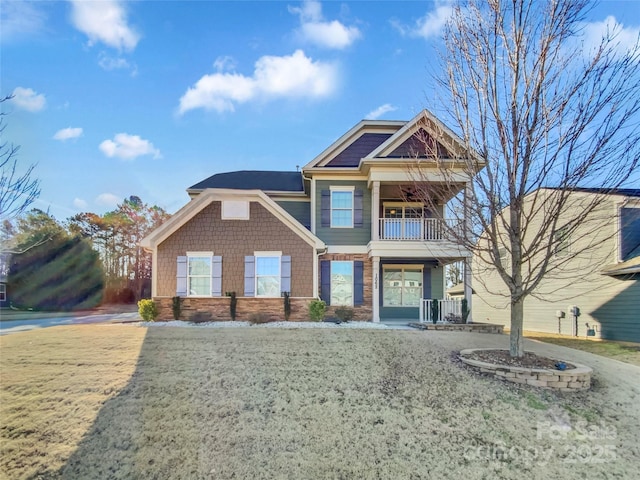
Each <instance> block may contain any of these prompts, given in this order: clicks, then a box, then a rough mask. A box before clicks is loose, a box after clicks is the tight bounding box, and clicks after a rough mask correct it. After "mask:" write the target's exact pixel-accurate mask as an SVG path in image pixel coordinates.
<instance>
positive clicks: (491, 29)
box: [416, 0, 640, 356]
mask: <svg viewBox="0 0 640 480" xmlns="http://www.w3.org/2000/svg"><path fill="white" fill-rule="evenodd" d="M589 8H590V6H589V3H588V2H586V1H582V0H577V1H574V0H571V1H570V0H541V1H539V2H538V1H536V2H531V1H529V0H487V1H482V0H471V1H467V2H462V3H460V4H459V5H458V6H456V7H454V11H453V14H452V17H451V19H450V21H449V23H448V25H447V27H446V31H445V34H444V41H445V45H446V48H445V53H444V55H443V56H442V64H443V67H444V68H443V73H442V76H441V77H439V78H438V81H439V86H440V87H441V88H440V93H441V94H442V98H441V101H442V105H443V109H444V112H443V115H444V116H445V118H446V119H447V121H448V122H450V124H451V125H452V126H453V127H454V130H457V133H458V134H459V135H460V137H461V138H462V140H463V141H464V143H465V144H466V146H467V147H468V151H473V152H475V155H463V156H461V157H460V158H455V160H456V161H457V162H463V163H464V164H465V165H466V167H465V169H466V170H467V172H468V175H469V177H472V178H473V180H471V182H470V183H469V184H468V186H467V190H466V195H465V197H464V198H463V197H462V195H458V197H457V201H458V202H459V203H460V204H461V205H460V206H458V207H457V208H456V207H455V205H454V206H453V208H451V205H450V208H449V210H450V211H449V212H448V213H449V215H454V216H459V217H460V219H461V220H462V219H463V217H464V215H463V212H466V213H467V214H468V215H469V218H471V221H472V222H473V223H472V225H470V226H469V227H470V228H469V230H471V231H472V232H473V234H472V235H464V234H461V233H460V229H451V231H450V232H449V233H450V235H452V236H454V237H455V239H456V240H457V241H458V242H460V243H461V244H462V245H464V246H465V247H467V248H469V249H471V250H472V251H473V253H474V258H475V259H476V260H477V261H478V262H479V263H481V264H482V263H484V264H488V265H491V268H492V269H493V270H495V271H496V272H497V273H498V274H499V277H500V278H501V279H502V281H503V282H504V284H505V285H506V287H507V289H506V290H507V291H508V293H507V295H508V299H509V304H510V308H511V342H510V352H511V355H512V356H522V355H523V344H522V330H523V313H524V312H523V306H524V300H525V298H526V297H527V296H529V295H536V294H537V292H538V288H539V287H540V283H541V281H542V280H543V278H545V277H547V276H550V275H554V274H560V272H562V270H563V266H565V267H566V266H567V265H568V264H569V262H570V261H571V260H572V259H574V258H576V257H578V256H581V255H582V256H583V257H585V256H587V255H588V252H589V249H593V248H594V247H595V246H596V244H597V243H598V242H601V241H602V237H597V238H596V236H595V235H594V236H593V238H594V240H593V241H589V242H585V243H584V244H583V245H582V246H581V247H580V248H578V249H575V250H571V251H569V252H565V253H566V255H563V256H562V258H561V259H560V260H558V259H557V255H556V256H554V252H557V251H558V249H561V248H563V242H564V241H565V240H566V237H567V236H570V235H571V234H572V233H574V232H577V231H580V232H584V231H585V230H584V229H585V226H586V225H591V227H589V228H591V230H587V231H592V232H595V229H597V228H598V225H601V223H599V222H601V221H602V218H596V217H598V215H597V213H598V211H599V209H600V208H601V207H602V205H603V202H604V201H605V198H606V197H605V195H590V196H588V197H584V198H582V199H581V200H580V201H579V202H577V201H575V198H576V197H575V192H576V190H579V188H580V187H598V188H599V189H600V190H599V191H600V192H601V193H606V192H611V191H614V190H615V189H618V188H620V187H623V186H626V185H627V184H628V183H629V181H630V179H634V176H635V179H634V181H637V180H638V173H637V171H636V170H635V169H637V168H638V162H639V160H640V148H639V145H640V116H639V110H640V72H639V65H640V47H639V45H638V43H637V42H636V44H635V45H634V46H631V47H628V46H626V47H625V45H623V44H622V43H621V42H620V40H619V36H620V35H619V34H620V31H619V27H618V30H616V28H613V29H612V30H610V31H608V32H607V33H606V34H605V36H604V38H602V40H601V41H600V42H599V43H598V44H597V46H596V47H594V48H590V47H589V46H588V42H585V41H584V37H582V34H583V33H584V26H585V23H584V22H585V15H586V13H587V12H588V11H589ZM581 39H582V40H581ZM446 137H447V136H446V135H444V136H443V137H438V138H439V139H440V138H443V139H444V138H446ZM424 145H425V147H426V149H427V154H430V156H432V157H435V162H436V163H437V165H438V166H439V167H440V168H441V172H443V174H444V175H446V174H447V168H446V167H447V164H448V161H450V160H451V158H446V157H447V156H448V157H452V156H454V157H457V156H456V155H455V154H451V152H452V151H453V150H452V149H450V151H449V152H448V153H444V154H443V151H444V152H447V150H448V149H447V148H446V145H444V148H442V147H443V146H442V145H441V146H440V147H438V148H433V141H429V142H424ZM482 163H484V164H485V168H484V169H483V170H481V172H480V173H479V174H475V172H476V171H477V169H478V167H479V165H481V164H482ZM416 172H417V173H416V185H417V186H419V185H424V183H423V182H421V181H420V180H421V178H420V175H421V174H420V171H419V170H416ZM442 188H443V189H444V190H448V192H440V193H441V194H442V195H443V196H444V197H448V196H450V195H451V194H452V193H456V192H459V191H460V183H459V180H458V182H457V183H456V182H454V181H453V179H451V180H447V181H445V182H443V184H442ZM418 191H420V190H419V189H418ZM421 197H422V200H423V201H425V203H427V204H429V203H433V202H434V201H437V198H438V197H439V195H438V192H433V191H430V192H425V191H422V194H421ZM569 204H571V215H570V216H566V215H563V212H566V211H567V209H568V208H569ZM609 221H610V219H609ZM579 229H580V230H579ZM554 258H555V260H554ZM476 260H474V262H475V261H476ZM587 263H588V262H587ZM480 280H482V278H480ZM489 287H491V286H489Z"/></svg>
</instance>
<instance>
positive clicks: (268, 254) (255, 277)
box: [253, 251, 282, 298]
mask: <svg viewBox="0 0 640 480" xmlns="http://www.w3.org/2000/svg"><path fill="white" fill-rule="evenodd" d="M258 257H262V258H265V257H272V258H279V259H280V261H279V262H278V291H280V290H281V289H282V252H269V251H266V252H253V258H254V262H255V263H254V265H255V269H254V272H253V281H254V287H253V288H254V290H253V291H254V294H255V297H256V298H278V297H279V296H280V293H278V297H271V296H269V295H258ZM265 276H267V277H270V276H271V275H265Z"/></svg>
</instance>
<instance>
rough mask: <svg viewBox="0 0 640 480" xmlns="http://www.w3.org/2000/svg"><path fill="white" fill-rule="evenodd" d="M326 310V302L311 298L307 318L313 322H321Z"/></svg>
mask: <svg viewBox="0 0 640 480" xmlns="http://www.w3.org/2000/svg"><path fill="white" fill-rule="evenodd" d="M326 311H327V304H326V303H325V302H324V301H323V300H312V301H311V303H309V318H310V319H311V320H313V321H314V322H321V321H322V320H323V319H324V314H325V312H326Z"/></svg>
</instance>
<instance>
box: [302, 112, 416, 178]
mask: <svg viewBox="0 0 640 480" xmlns="http://www.w3.org/2000/svg"><path fill="white" fill-rule="evenodd" d="M405 123H407V122H406V121H398V120H361V121H360V122H358V124H357V125H355V126H354V127H352V128H351V129H350V130H349V131H348V132H347V133H345V134H344V135H342V136H341V137H340V138H338V140H336V141H335V142H333V143H332V144H331V145H329V146H328V147H327V148H326V149H324V151H322V152H321V153H320V154H319V155H318V156H316V158H314V159H313V160H311V161H310V162H309V163H307V164H306V165H305V166H304V167H303V168H302V170H303V171H304V170H308V169H311V168H318V167H329V168H331V167H343V168H344V167H346V166H347V165H344V164H341V163H343V162H346V163H348V164H349V166H352V165H353V167H358V165H359V163H360V159H361V158H362V157H360V158H357V161H358V163H355V162H356V155H358V154H361V153H362V151H363V150H369V152H366V153H365V154H364V155H363V156H365V155H367V154H368V153H370V152H371V150H373V149H375V148H376V147H377V146H378V145H380V143H381V142H379V140H380V141H385V139H384V138H383V137H381V136H369V134H376V135H379V134H385V135H387V138H389V137H390V136H392V135H393V134H394V133H395V132H397V131H398V130H399V129H400V128H402V126H403V125H404V124H405ZM365 135H367V137H365ZM361 137H365V138H364V139H363V140H360V138H361ZM359 140H360V141H359ZM356 143H357V146H354V147H353V148H350V147H351V146H352V145H354V144H356ZM369 147H371V149H369ZM347 150H348V152H345V151H347ZM342 152H345V154H344V156H343V158H341V159H338V160H337V163H339V164H341V165H336V164H333V165H331V166H329V165H328V164H329V163H331V162H332V161H334V160H335V159H336V157H338V156H339V155H340V154H341V153H342ZM354 164H355V165H354Z"/></svg>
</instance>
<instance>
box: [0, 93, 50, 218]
mask: <svg viewBox="0 0 640 480" xmlns="http://www.w3.org/2000/svg"><path fill="white" fill-rule="evenodd" d="M11 98H12V97H11V96H10V95H9V96H6V97H4V98H0V104H1V103H4V102H6V101H7V100H10V99H11ZM4 115H5V114H4V112H0V219H2V220H3V221H4V220H11V219H13V218H16V217H18V216H19V215H20V214H21V213H23V212H25V211H26V210H27V208H28V207H29V205H31V204H32V203H33V202H34V200H35V199H36V198H38V196H39V195H40V182H39V180H37V179H34V178H32V174H33V169H34V167H35V165H30V166H28V167H27V168H26V169H24V170H23V172H22V173H20V168H19V165H18V150H20V147H19V146H16V145H13V144H11V143H9V142H7V141H6V140H5V139H4V138H3V134H4V131H5V128H6V124H5V123H4Z"/></svg>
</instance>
